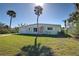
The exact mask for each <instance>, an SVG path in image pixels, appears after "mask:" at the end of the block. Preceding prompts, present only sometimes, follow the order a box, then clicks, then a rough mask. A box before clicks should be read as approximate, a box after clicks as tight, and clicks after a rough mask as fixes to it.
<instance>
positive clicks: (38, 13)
mask: <svg viewBox="0 0 79 59" xmlns="http://www.w3.org/2000/svg"><path fill="white" fill-rule="evenodd" d="M42 10H43V8H42V7H41V6H36V7H35V9H34V12H35V14H36V15H37V34H36V38H35V46H36V45H37V37H38V19H39V16H40V15H41V14H42Z"/></svg>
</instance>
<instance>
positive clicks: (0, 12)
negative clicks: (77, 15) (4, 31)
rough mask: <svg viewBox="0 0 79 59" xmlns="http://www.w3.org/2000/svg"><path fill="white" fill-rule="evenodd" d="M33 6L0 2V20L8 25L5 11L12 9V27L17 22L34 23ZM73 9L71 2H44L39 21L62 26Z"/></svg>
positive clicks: (16, 24)
mask: <svg viewBox="0 0 79 59" xmlns="http://www.w3.org/2000/svg"><path fill="white" fill-rule="evenodd" d="M34 6H35V5H34V4H32V3H16V4H15V3H7V4H3V3H2V4H1V3H0V22H2V23H5V24H7V25H9V22H10V17H9V16H8V15H7V14H6V12H7V11H8V10H14V11H15V12H16V18H13V20H12V27H15V26H18V24H34V23H36V15H35V14H34ZM74 10H75V6H74V4H71V3H69V4H67V3H58V4H55V3H48V4H44V6H43V14H42V15H41V16H40V18H39V23H46V24H60V25H62V26H64V23H63V20H65V19H67V18H68V17H69V14H70V13H71V12H73V11H74Z"/></svg>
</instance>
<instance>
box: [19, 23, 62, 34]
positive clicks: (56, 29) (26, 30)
mask: <svg viewBox="0 0 79 59" xmlns="http://www.w3.org/2000/svg"><path fill="white" fill-rule="evenodd" d="M38 27H39V32H38V33H39V34H50V35H56V34H58V32H60V31H61V26H59V25H48V24H39V26H38ZM48 27H51V28H52V30H48V29H47V28H48ZM29 28H30V29H29ZM34 28H37V25H36V24H35V25H28V26H24V27H21V28H20V29H19V33H20V34H36V33H37V32H34V30H33V29H34Z"/></svg>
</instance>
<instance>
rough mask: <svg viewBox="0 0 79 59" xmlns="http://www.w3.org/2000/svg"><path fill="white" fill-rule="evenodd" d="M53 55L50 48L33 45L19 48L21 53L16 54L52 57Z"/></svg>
mask: <svg viewBox="0 0 79 59" xmlns="http://www.w3.org/2000/svg"><path fill="white" fill-rule="evenodd" d="M53 55H54V53H53V52H52V50H51V48H49V47H46V46H41V44H40V43H39V44H37V46H35V45H28V46H23V47H22V48H21V52H20V53H18V54H16V56H53Z"/></svg>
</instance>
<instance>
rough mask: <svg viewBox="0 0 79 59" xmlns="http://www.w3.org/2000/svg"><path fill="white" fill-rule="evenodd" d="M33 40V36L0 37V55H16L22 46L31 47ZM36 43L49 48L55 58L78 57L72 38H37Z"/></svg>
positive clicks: (77, 47) (77, 44) (77, 45)
mask: <svg viewBox="0 0 79 59" xmlns="http://www.w3.org/2000/svg"><path fill="white" fill-rule="evenodd" d="M34 39H35V37H34V36H25V35H24V36H23V35H9V36H5V37H0V55H3V56H13V55H16V54H17V53H19V52H21V48H22V47H23V46H28V45H33V44H34ZM38 43H40V44H41V45H42V46H47V47H50V48H51V49H52V51H53V52H54V55H57V56H63V55H65V56H79V41H77V40H75V39H73V38H54V37H38Z"/></svg>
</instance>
